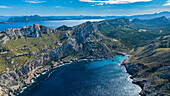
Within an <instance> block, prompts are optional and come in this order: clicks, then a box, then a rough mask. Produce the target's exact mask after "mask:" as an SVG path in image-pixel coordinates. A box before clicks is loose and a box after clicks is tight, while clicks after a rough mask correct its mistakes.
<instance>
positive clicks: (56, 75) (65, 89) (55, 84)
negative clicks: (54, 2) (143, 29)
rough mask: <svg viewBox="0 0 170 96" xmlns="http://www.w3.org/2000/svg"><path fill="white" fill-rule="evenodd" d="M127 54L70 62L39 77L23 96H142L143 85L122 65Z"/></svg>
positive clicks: (21, 95)
mask: <svg viewBox="0 0 170 96" xmlns="http://www.w3.org/2000/svg"><path fill="white" fill-rule="evenodd" d="M125 58H127V57H125V56H115V57H114V58H110V59H107V60H105V59H103V60H83V61H76V62H72V63H70V64H66V65H64V66H61V67H58V68H55V69H53V70H51V71H50V72H47V73H46V74H44V75H42V76H39V77H37V79H36V80H35V82H34V83H33V84H32V85H31V86H30V87H28V88H26V89H25V90H24V91H23V92H22V93H21V94H20V95H19V96H139V92H140V91H141V89H140V87H139V86H137V85H135V84H132V80H131V79H130V78H129V77H130V75H129V74H128V73H127V72H126V69H125V67H124V66H122V65H120V64H121V63H122V61H123V60H124V59H125Z"/></svg>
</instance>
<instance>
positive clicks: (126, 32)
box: [95, 18, 162, 49]
mask: <svg viewBox="0 0 170 96" xmlns="http://www.w3.org/2000/svg"><path fill="white" fill-rule="evenodd" d="M95 25H96V27H97V28H98V30H99V32H100V33H102V34H103V35H105V36H107V37H110V38H115V39H117V40H120V41H121V42H122V43H123V44H125V45H126V46H127V47H128V48H130V49H133V48H135V49H136V48H137V47H140V46H143V45H145V44H146V43H148V42H149V41H150V40H153V39H154V38H156V37H159V36H161V35H162V33H161V34H157V33H156V32H153V31H154V30H153V29H154V28H155V27H152V28H153V29H152V30H146V28H142V27H141V26H139V25H137V24H135V23H133V22H131V21H130V20H129V19H127V18H119V19H110V20H104V21H101V22H96V23H95ZM150 28H151V27H150Z"/></svg>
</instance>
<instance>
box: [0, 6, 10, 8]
mask: <svg viewBox="0 0 170 96" xmlns="http://www.w3.org/2000/svg"><path fill="white" fill-rule="evenodd" d="M0 8H10V7H8V6H0Z"/></svg>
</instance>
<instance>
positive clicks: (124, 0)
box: [79, 0, 152, 4]
mask: <svg viewBox="0 0 170 96" xmlns="http://www.w3.org/2000/svg"><path fill="white" fill-rule="evenodd" d="M79 1H81V2H92V3H101V4H129V3H135V2H149V1H152V0H105V1H101V0H79Z"/></svg>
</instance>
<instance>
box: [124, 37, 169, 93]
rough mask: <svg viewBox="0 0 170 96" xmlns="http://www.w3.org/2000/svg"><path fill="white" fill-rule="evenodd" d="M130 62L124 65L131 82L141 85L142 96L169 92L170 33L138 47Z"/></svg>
mask: <svg viewBox="0 0 170 96" xmlns="http://www.w3.org/2000/svg"><path fill="white" fill-rule="evenodd" d="M130 62H131V63H128V64H125V66H126V68H127V70H128V72H129V73H130V74H132V78H133V83H136V84H138V85H139V86H141V87H142V89H143V90H142V92H141V95H142V96H145V95H146V96H168V94H170V71H169V70H170V35H168V36H163V37H159V38H157V39H155V40H154V41H152V42H151V43H149V44H147V45H146V46H144V47H141V48H138V50H137V51H136V52H135V55H134V57H133V58H132V59H131V61H130Z"/></svg>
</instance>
